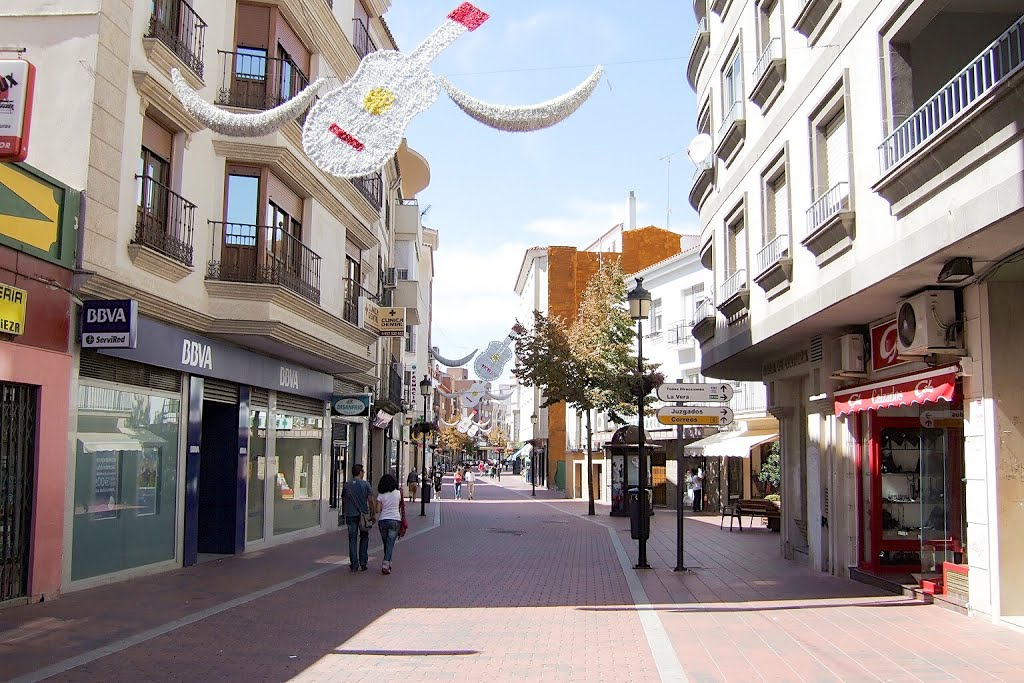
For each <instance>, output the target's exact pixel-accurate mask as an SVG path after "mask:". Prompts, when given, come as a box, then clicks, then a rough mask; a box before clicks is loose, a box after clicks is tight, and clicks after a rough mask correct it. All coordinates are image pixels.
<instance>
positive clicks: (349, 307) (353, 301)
mask: <svg viewBox="0 0 1024 683" xmlns="http://www.w3.org/2000/svg"><path fill="white" fill-rule="evenodd" d="M344 283H345V285H344V286H345V293H344V299H343V300H342V302H341V319H342V320H344V321H345V322H348V323H351V324H353V325H355V326H356V327H363V326H364V325H363V321H362V319H361V315H360V313H361V310H362V301H361V300H362V299H366V300H368V301H370V302H371V303H373V304H376V305H379V306H380V305H388V306H390V305H391V303H390V302H389V301H381V299H380V297H378V296H377V295H376V294H374V293H373V292H371V291H370V290H368V289H366V288H365V287H363V286H362V285H360V284H359V283H358V282H356V281H355V280H353V279H352V278H345V279H344Z"/></svg>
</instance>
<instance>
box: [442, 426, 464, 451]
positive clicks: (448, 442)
mask: <svg viewBox="0 0 1024 683" xmlns="http://www.w3.org/2000/svg"><path fill="white" fill-rule="evenodd" d="M471 442H472V440H471V439H470V438H469V437H468V436H467V435H465V434H462V433H461V432H459V430H458V429H456V428H455V427H454V426H453V427H449V426H447V425H444V426H442V427H441V431H440V433H439V434H438V436H437V448H439V449H441V450H444V451H448V452H449V453H458V452H460V451H464V450H467V449H468V448H469V446H470V443H471Z"/></svg>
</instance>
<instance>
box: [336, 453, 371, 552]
mask: <svg viewBox="0 0 1024 683" xmlns="http://www.w3.org/2000/svg"><path fill="white" fill-rule="evenodd" d="M363 472H364V470H363V466H362V465H359V464H356V465H352V479H349V480H348V481H347V482H345V485H344V486H343V487H342V489H341V500H342V511H343V512H344V515H345V526H347V527H348V559H349V563H350V571H354V572H356V571H359V570H360V569H362V570H363V571H364V572H365V571H366V563H367V562H368V561H369V548H370V530H369V529H365V530H364V529H361V528H360V527H359V519H360V517H361V516H362V514H363V513H367V512H370V506H371V505H373V504H374V500H373V489H372V488H370V483H369V482H368V481H366V479H364V478H363Z"/></svg>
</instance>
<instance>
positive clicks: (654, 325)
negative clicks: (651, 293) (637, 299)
mask: <svg viewBox="0 0 1024 683" xmlns="http://www.w3.org/2000/svg"><path fill="white" fill-rule="evenodd" d="M661 319H662V306H661V299H654V300H653V301H651V336H654V335H658V334H661Z"/></svg>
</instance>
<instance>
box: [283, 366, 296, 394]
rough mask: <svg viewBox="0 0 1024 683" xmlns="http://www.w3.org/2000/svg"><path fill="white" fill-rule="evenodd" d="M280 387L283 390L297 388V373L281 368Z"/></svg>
mask: <svg viewBox="0 0 1024 683" xmlns="http://www.w3.org/2000/svg"><path fill="white" fill-rule="evenodd" d="M281 386H282V387H284V388H285V389H298V388H299V371H298V370H293V369H291V368H286V367H283V366H282V367H281Z"/></svg>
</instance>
